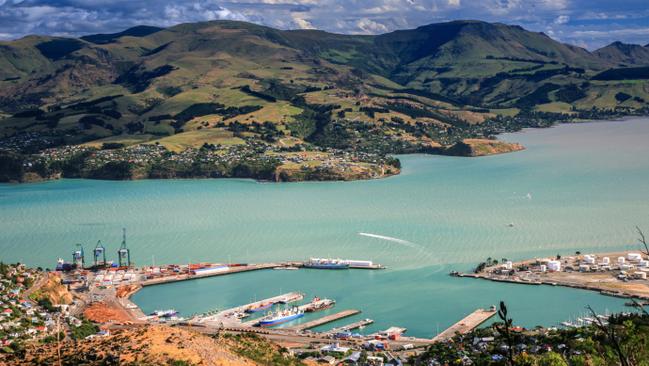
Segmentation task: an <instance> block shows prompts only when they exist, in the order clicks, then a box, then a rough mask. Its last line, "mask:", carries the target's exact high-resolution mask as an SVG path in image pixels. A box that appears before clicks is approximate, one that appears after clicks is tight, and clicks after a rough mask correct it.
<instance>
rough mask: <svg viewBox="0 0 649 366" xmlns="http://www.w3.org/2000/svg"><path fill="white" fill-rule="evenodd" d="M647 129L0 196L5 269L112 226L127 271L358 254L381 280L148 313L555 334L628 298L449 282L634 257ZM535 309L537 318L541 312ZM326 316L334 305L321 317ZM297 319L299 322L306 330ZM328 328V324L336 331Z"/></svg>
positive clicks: (597, 128)
mask: <svg viewBox="0 0 649 366" xmlns="http://www.w3.org/2000/svg"><path fill="white" fill-rule="evenodd" d="M648 137H649V120H647V119H633V120H627V121H624V122H597V123H588V124H572V125H561V126H558V127H555V128H551V129H541V130H528V131H525V132H522V133H517V134H511V135H505V136H503V137H502V138H503V139H505V140H508V141H516V142H520V143H522V144H523V145H525V146H526V147H527V150H525V151H522V152H518V153H513V154H506V155H498V156H490V157H482V158H455V157H441V156H423V155H412V156H402V157H400V159H401V160H402V165H403V170H402V173H401V174H400V175H399V176H395V177H391V178H387V179H381V180H374V181H356V182H335V183H331V182H326V183H325V182H322V183H321V182H308V183H286V184H276V183H258V182H254V181H249V180H151V181H127V182H109V181H91V180H61V181H54V182H45V183H36V184H25V185H6V184H5V185H0V217H2V220H1V221H0V231H1V232H2V238H0V250H1V251H2V260H4V261H11V262H15V261H24V262H26V263H27V264H29V265H33V266H42V267H50V268H52V267H53V266H54V264H55V261H56V258H57V257H65V258H69V256H70V253H71V252H72V250H73V248H74V244H75V243H83V244H84V246H85V248H86V250H88V251H89V249H91V248H92V247H94V245H95V243H96V241H97V240H99V239H101V240H102V242H103V243H104V245H105V246H106V247H107V248H108V251H109V254H111V255H112V256H113V257H115V255H114V252H116V250H117V248H118V246H119V242H120V241H121V228H122V227H126V228H127V230H128V241H129V246H130V248H131V250H132V255H133V259H134V261H135V262H136V264H138V265H149V264H152V263H153V262H155V263H171V262H173V263H178V262H180V263H187V262H196V261H217V262H266V261H274V260H292V259H295V260H302V259H306V258H308V257H310V256H320V257H341V258H350V259H369V260H373V261H375V262H378V263H381V264H384V265H386V266H387V267H388V269H387V270H385V271H351V270H350V271H335V272H334V271H329V272H323V271H316V270H300V271H263V272H254V273H246V274H237V275H233V276H225V277H217V278H211V279H201V280H196V281H188V282H184V283H178V284H173V285H164V286H155V287H151V288H145V289H144V290H142V291H140V292H139V293H137V294H136V295H135V297H134V301H135V302H136V303H138V304H139V305H140V306H141V307H142V308H143V309H144V310H145V311H152V310H154V309H156V308H167V307H175V308H177V309H178V310H180V311H181V313H182V314H190V313H194V312H201V311H206V310H208V309H213V308H215V307H219V308H223V307H228V306H234V305H238V304H240V303H244V302H248V301H249V300H252V298H253V297H257V298H261V297H267V296H272V295H274V294H278V293H281V291H284V292H286V291H302V292H305V293H306V294H307V296H315V295H318V296H326V297H329V298H334V299H336V300H337V301H338V304H337V309H338V310H340V309H343V308H358V309H361V310H363V314H361V315H360V316H359V317H371V318H373V319H375V320H376V323H375V325H374V326H373V327H374V328H375V329H382V328H386V327H387V326H390V325H400V326H404V327H407V328H408V329H409V332H408V333H409V334H413V335H418V336H432V335H434V334H435V331H436V327H437V325H439V328H440V329H443V328H445V327H446V326H448V325H450V324H451V323H453V322H454V321H456V320H458V319H460V318H461V317H462V316H464V315H465V314H466V313H468V312H470V311H472V310H473V309H475V308H476V307H482V306H488V305H491V304H493V303H496V302H497V301H499V300H505V301H507V302H508V303H509V304H510V308H511V311H512V314H513V316H514V318H515V319H516V321H517V323H518V324H521V325H525V326H534V325H536V324H541V325H555V324H556V323H557V322H558V321H561V320H565V319H567V318H568V317H570V316H576V315H578V314H579V313H583V312H584V311H585V310H584V306H586V305H589V304H590V305H593V306H594V307H595V308H597V309H598V310H600V311H604V310H605V309H609V310H611V311H613V310H620V309H622V304H623V300H619V299H615V298H610V297H605V296H601V295H598V294H595V293H590V292H585V291H578V290H572V289H565V288H554V287H538V286H516V285H504V284H498V283H489V282H483V281H476V280H471V279H456V278H451V277H449V276H448V272H449V271H450V270H453V269H458V270H469V269H470V268H471V267H472V266H474V265H475V264H477V263H478V262H480V261H482V260H484V259H485V258H487V257H493V258H498V259H500V258H502V257H507V258H510V259H521V258H527V257H534V256H553V255H556V254H557V253H561V254H563V255H568V254H570V253H574V252H575V251H577V250H579V251H582V252H602V251H607V250H618V249H633V248H637V246H636V245H635V244H634V243H635V239H636V238H635V233H634V226H635V225H639V226H641V227H649V214H648V213H647V207H648V203H649V202H648V201H649V184H647V182H649V169H648V168H649V161H647V159H646V156H647V153H648V152H649V146H648V145H647V144H646V141H647V138H648ZM541 310H543V311H541ZM329 311H336V310H329ZM306 320H308V318H305V321H306ZM334 325H336V324H332V325H330V326H334Z"/></svg>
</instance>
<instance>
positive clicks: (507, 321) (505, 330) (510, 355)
mask: <svg viewBox="0 0 649 366" xmlns="http://www.w3.org/2000/svg"><path fill="white" fill-rule="evenodd" d="M498 317H499V318H500V320H502V321H503V325H502V326H500V325H497V326H496V329H498V332H499V333H500V334H502V335H503V336H504V337H505V340H506V341H507V363H508V364H509V366H515V365H516V363H515V362H514V339H513V338H512V334H511V327H512V323H513V321H512V319H511V318H509V317H508V316H507V306H505V302H504V301H501V302H500V309H499V310H498Z"/></svg>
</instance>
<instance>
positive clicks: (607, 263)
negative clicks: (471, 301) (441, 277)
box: [451, 251, 649, 300]
mask: <svg viewBox="0 0 649 366" xmlns="http://www.w3.org/2000/svg"><path fill="white" fill-rule="evenodd" d="M451 275H452V276H456V277H468V278H477V279H485V280H489V281H494V282H506V283H513V284H522V285H535V286H539V285H549V286H564V287H570V288H576V289H582V290H589V291H596V292H599V293H600V294H602V295H606V296H614V297H620V298H634V299H640V300H649V280H647V278H648V277H649V257H648V256H647V255H646V254H645V253H641V252H638V251H625V252H616V253H605V254H583V255H582V254H576V255H573V256H566V257H560V258H536V259H528V260H524V261H520V262H511V261H507V262H505V263H500V264H497V265H491V266H488V267H485V268H484V269H482V270H481V271H479V272H477V273H461V272H455V271H454V272H451Z"/></svg>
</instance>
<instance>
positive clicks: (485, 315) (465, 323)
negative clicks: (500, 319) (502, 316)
mask: <svg viewBox="0 0 649 366" xmlns="http://www.w3.org/2000/svg"><path fill="white" fill-rule="evenodd" d="M494 315H496V309H495V308H491V309H478V310H476V311H474V312H472V313H471V314H469V315H467V316H466V317H464V319H462V320H460V321H459V322H457V323H455V324H453V325H451V326H450V327H449V328H448V329H446V330H445V331H443V332H441V333H440V334H438V335H436V336H435V337H433V341H434V342H443V341H447V340H449V339H451V338H453V337H454V336H455V335H456V334H458V333H459V334H467V333H469V332H471V331H472V330H473V329H475V328H477V327H478V326H479V325H480V324H482V323H484V322H486V321H487V320H488V319H490V318H491V317H492V316H494Z"/></svg>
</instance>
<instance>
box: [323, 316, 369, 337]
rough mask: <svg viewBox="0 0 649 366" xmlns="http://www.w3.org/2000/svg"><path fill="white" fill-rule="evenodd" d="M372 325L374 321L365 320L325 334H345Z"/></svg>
mask: <svg viewBox="0 0 649 366" xmlns="http://www.w3.org/2000/svg"><path fill="white" fill-rule="evenodd" d="M372 323H374V320H372V319H363V320H360V321H357V322H354V323H351V324H347V325H343V326H342V327H337V328H333V329H331V330H329V331H327V332H324V334H336V333H345V332H349V331H350V330H354V329H358V328H361V327H364V326H366V325H370V324H372Z"/></svg>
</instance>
